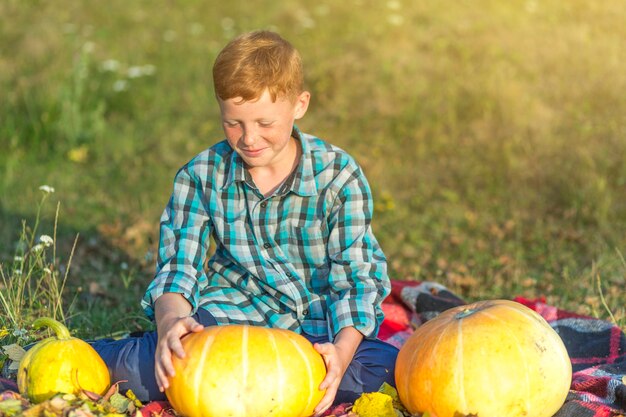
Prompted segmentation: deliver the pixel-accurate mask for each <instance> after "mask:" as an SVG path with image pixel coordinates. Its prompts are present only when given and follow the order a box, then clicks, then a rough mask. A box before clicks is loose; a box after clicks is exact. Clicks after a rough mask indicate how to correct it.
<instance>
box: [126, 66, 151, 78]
mask: <svg viewBox="0 0 626 417" xmlns="http://www.w3.org/2000/svg"><path fill="white" fill-rule="evenodd" d="M155 72H156V67H155V66H154V65H136V66H132V67H130V68H128V71H126V76H127V77H128V78H139V77H143V76H145V75H153V74H154V73H155Z"/></svg>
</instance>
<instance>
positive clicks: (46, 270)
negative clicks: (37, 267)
mask: <svg viewBox="0 0 626 417" xmlns="http://www.w3.org/2000/svg"><path fill="white" fill-rule="evenodd" d="M43 272H45V273H46V274H48V275H52V271H51V270H50V268H44V269H43Z"/></svg>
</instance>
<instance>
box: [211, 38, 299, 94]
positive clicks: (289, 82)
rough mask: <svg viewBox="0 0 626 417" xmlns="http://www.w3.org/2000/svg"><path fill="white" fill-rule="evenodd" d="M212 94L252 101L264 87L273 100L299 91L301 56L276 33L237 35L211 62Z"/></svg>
mask: <svg viewBox="0 0 626 417" xmlns="http://www.w3.org/2000/svg"><path fill="white" fill-rule="evenodd" d="M213 84H214V86H215V94H216V95H217V97H219V98H220V99H222V100H228V99H231V98H235V97H241V98H242V99H243V101H254V100H256V99H258V98H260V97H261V95H262V94H263V92H264V91H265V89H267V90H268V91H269V93H270V96H271V97H272V101H276V98H278V97H284V98H287V99H289V100H295V98H296V97H297V96H298V95H299V94H300V93H301V92H302V91H303V71H302V59H301V58H300V54H299V53H298V51H297V50H296V49H295V48H294V47H293V46H292V45H291V44H290V43H289V42H287V41H286V40H285V39H283V38H282V37H281V36H280V35H278V34H277V33H274V32H270V31H266V30H259V31H254V32H249V33H244V34H243V35H239V36H238V37H236V38H235V39H233V40H232V41H230V42H229V43H228V44H227V45H226V46H225V47H224V49H222V51H221V52H220V53H219V55H218V56H217V58H216V59H215V64H214V65H213Z"/></svg>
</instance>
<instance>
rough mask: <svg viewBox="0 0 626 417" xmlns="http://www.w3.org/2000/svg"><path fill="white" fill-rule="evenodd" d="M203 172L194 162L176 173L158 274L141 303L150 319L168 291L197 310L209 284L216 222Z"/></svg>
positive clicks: (162, 234)
mask: <svg viewBox="0 0 626 417" xmlns="http://www.w3.org/2000/svg"><path fill="white" fill-rule="evenodd" d="M201 174H202V173H196V172H195V171H194V170H193V166H192V165H187V166H185V167H183V168H182V169H181V170H180V171H179V172H178V173H177V174H176V178H175V180H174V190H173V192H172V196H171V198H170V200H169V202H168V204H167V207H166V208H165V210H164V212H163V215H162V216H161V223H160V239H159V251H158V259H157V273H156V275H155V277H154V279H153V280H152V282H151V283H150V285H149V286H148V289H147V290H146V293H145V295H144V298H143V300H142V303H141V304H142V307H143V308H144V311H145V312H146V314H147V316H148V317H150V318H153V317H154V314H155V311H154V308H155V301H156V300H157V299H159V298H160V297H161V296H162V295H163V294H167V293H178V294H181V295H182V296H183V297H184V298H185V299H186V300H187V302H188V304H189V305H190V306H191V312H194V311H195V310H196V309H197V306H198V300H199V296H200V289H201V288H202V286H204V285H206V281H207V278H206V274H205V271H204V262H205V259H206V253H207V250H208V246H209V243H210V234H211V229H212V222H211V219H210V216H209V214H208V212H207V207H206V204H207V203H206V197H205V184H203V181H202V180H201V177H202V176H201ZM206 177H207V176H204V178H206Z"/></svg>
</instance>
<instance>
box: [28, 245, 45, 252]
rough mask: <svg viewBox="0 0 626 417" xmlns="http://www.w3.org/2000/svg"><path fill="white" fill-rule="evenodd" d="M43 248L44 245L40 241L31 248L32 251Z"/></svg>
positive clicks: (38, 250) (39, 250)
mask: <svg viewBox="0 0 626 417" xmlns="http://www.w3.org/2000/svg"><path fill="white" fill-rule="evenodd" d="M43 248H44V245H42V244H41V243H37V244H36V245H35V246H33V248H32V249H31V250H32V251H33V252H41V251H42V250H43Z"/></svg>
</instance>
